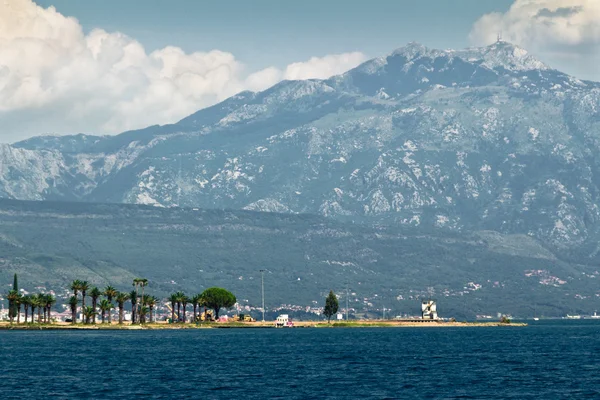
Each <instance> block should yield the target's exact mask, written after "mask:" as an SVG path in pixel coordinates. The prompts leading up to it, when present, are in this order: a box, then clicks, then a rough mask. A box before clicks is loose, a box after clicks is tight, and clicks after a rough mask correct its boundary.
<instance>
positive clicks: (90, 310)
mask: <svg viewBox="0 0 600 400" xmlns="http://www.w3.org/2000/svg"><path fill="white" fill-rule="evenodd" d="M94 314H96V310H94V309H93V308H92V307H90V306H87V307H86V308H84V309H83V316H84V317H85V323H86V324H89V323H90V319H91V318H92V317H93V316H94Z"/></svg>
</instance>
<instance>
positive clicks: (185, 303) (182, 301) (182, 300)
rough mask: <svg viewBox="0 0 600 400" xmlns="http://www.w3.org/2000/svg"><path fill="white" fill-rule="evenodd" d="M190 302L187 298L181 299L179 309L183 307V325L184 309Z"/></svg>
mask: <svg viewBox="0 0 600 400" xmlns="http://www.w3.org/2000/svg"><path fill="white" fill-rule="evenodd" d="M189 302H190V298H189V297H187V296H183V297H182V298H181V307H183V323H184V324H185V323H186V318H185V308H186V307H187V305H188V303H189Z"/></svg>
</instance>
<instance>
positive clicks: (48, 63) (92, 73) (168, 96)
mask: <svg viewBox="0 0 600 400" xmlns="http://www.w3.org/2000/svg"><path fill="white" fill-rule="evenodd" d="M364 60H365V56H364V55H363V54H361V53H346V54H339V55H327V56H325V57H322V58H318V57H313V58H311V59H310V60H308V61H306V62H299V63H294V64H291V65H289V66H287V68H285V69H283V70H280V69H277V68H275V67H270V68H266V69H264V70H262V71H258V72H254V73H248V72H247V71H246V69H245V67H244V65H243V63H241V62H240V61H239V60H237V59H236V58H235V56H234V55H233V54H231V53H228V52H223V51H219V50H213V51H209V52H195V53H191V54H188V53H185V52H184V51H183V50H181V49H180V48H177V47H166V48H164V49H160V50H156V51H154V52H152V53H149V54H148V53H147V52H146V50H145V49H144V47H143V46H142V45H141V44H140V43H139V42H138V41H136V40H135V39H133V38H131V37H128V36H126V35H123V34H121V33H118V32H114V33H109V32H106V31H104V30H102V29H95V30H93V31H92V32H90V33H89V34H87V35H86V34H84V32H83V30H82V27H81V26H80V24H79V22H78V21H77V20H76V19H74V18H70V17H65V16H63V15H61V14H60V13H59V12H57V11H56V10H55V9H54V8H53V7H49V8H47V9H45V8H42V7H40V6H38V5H36V4H35V3H33V1H31V0H3V1H2V2H0V119H1V120H2V122H3V123H2V126H1V127H0V142H5V141H13V140H17V139H21V138H24V137H26V136H31V135H33V134H41V133H48V132H51V133H75V132H82V131H84V132H92V133H117V132H121V131H124V130H127V129H134V128H140V127H144V126H147V125H151V124H156V123H159V124H164V123H170V122H174V121H176V120H178V119H180V118H183V117H185V116H186V115H188V114H190V113H192V112H194V111H196V110H198V109H200V108H203V107H206V106H209V105H212V104H214V103H216V102H218V101H221V100H223V99H225V98H227V97H229V96H231V95H233V94H235V93H237V92H239V91H241V90H246V89H249V90H262V89H266V88H267V87H269V86H271V85H273V84H275V83H277V82H278V81H280V80H282V79H307V78H326V77H329V76H331V75H334V74H338V73H341V72H344V71H345V70H347V69H350V68H352V67H354V66H356V65H358V64H359V63H360V62H362V61H364Z"/></svg>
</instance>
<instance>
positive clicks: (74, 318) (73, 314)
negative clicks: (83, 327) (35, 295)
mask: <svg viewBox="0 0 600 400" xmlns="http://www.w3.org/2000/svg"><path fill="white" fill-rule="evenodd" d="M78 305H79V299H77V296H71V297H70V298H69V307H70V308H71V322H72V323H73V324H76V323H77V306H78ZM31 313H32V314H33V309H32V311H31ZM31 318H33V315H32V317H31Z"/></svg>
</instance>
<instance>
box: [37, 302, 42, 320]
mask: <svg viewBox="0 0 600 400" xmlns="http://www.w3.org/2000/svg"><path fill="white" fill-rule="evenodd" d="M41 308H42V307H41V306H39V307H38V324H40V323H41V322H42V313H41V312H40V311H41V310H40V309H41Z"/></svg>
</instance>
